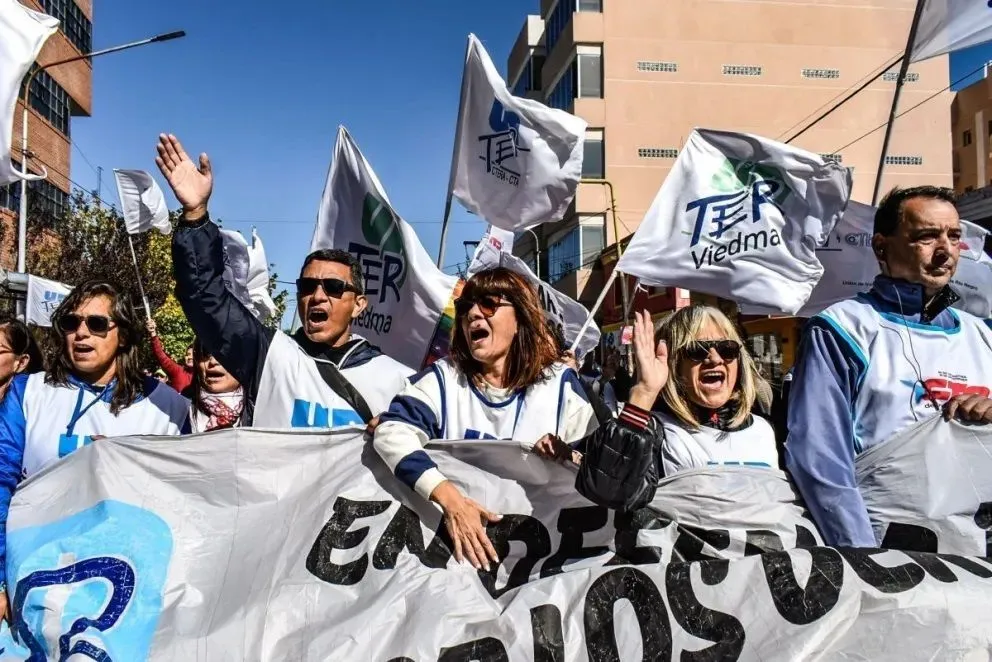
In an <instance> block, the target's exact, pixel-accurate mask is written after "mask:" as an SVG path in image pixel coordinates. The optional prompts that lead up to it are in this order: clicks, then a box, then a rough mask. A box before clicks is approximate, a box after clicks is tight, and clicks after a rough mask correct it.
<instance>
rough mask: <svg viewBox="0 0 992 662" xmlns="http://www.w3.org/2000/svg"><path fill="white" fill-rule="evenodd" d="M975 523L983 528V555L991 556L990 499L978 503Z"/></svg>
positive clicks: (991, 503) (991, 509)
mask: <svg viewBox="0 0 992 662" xmlns="http://www.w3.org/2000/svg"><path fill="white" fill-rule="evenodd" d="M975 525H976V526H978V528H979V529H985V556H992V501H986V502H985V503H981V504H978V511H977V512H976V513H975Z"/></svg>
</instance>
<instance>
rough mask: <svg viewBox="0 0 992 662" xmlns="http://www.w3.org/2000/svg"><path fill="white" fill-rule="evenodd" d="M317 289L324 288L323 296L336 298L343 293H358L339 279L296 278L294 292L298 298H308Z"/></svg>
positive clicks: (355, 288) (356, 289) (352, 286)
mask: <svg viewBox="0 0 992 662" xmlns="http://www.w3.org/2000/svg"><path fill="white" fill-rule="evenodd" d="M318 287H322V288H324V294H326V295H327V296H329V297H334V298H338V297H340V296H341V295H342V294H344V293H345V292H354V293H356V294H357V293H358V288H357V287H355V286H354V285H351V284H349V283H346V282H344V281H343V280H341V279H340V278H297V279H296V292H297V294H299V295H300V296H308V295H310V294H313V293H314V292H316V291H317V288H318Z"/></svg>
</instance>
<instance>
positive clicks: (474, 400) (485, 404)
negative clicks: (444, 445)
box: [375, 359, 598, 499]
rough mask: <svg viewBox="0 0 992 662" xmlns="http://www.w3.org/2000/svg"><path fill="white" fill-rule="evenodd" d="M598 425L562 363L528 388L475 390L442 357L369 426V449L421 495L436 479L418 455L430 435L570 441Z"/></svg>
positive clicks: (438, 478)
mask: <svg viewBox="0 0 992 662" xmlns="http://www.w3.org/2000/svg"><path fill="white" fill-rule="evenodd" d="M597 425H598V421H597V419H596V415H595V413H594V411H593V408H592V405H590V404H589V401H588V399H587V398H586V394H585V390H584V389H583V387H582V384H581V382H580V381H579V377H578V375H577V374H576V373H575V371H574V370H572V369H571V368H568V367H567V366H565V365H562V364H556V365H554V366H552V367H551V368H549V376H548V378H547V379H545V380H544V381H541V382H539V383H537V384H534V385H533V386H530V387H529V388H526V389H523V390H519V391H513V392H510V391H508V390H506V389H497V388H494V387H491V386H483V387H481V388H480V387H479V386H477V385H476V384H473V383H471V382H469V380H468V379H467V378H466V377H465V375H464V374H462V373H461V372H460V371H459V370H458V368H456V367H455V366H454V365H453V364H451V363H449V362H448V361H447V360H446V359H442V360H440V361H437V362H436V363H434V365H432V366H431V367H430V368H428V369H426V370H424V371H423V372H421V373H419V374H418V375H416V376H414V377H412V378H411V379H410V385H409V386H407V387H406V388H405V389H404V390H403V391H401V392H400V394H399V395H397V396H396V397H395V398H393V402H392V404H391V405H390V406H389V411H387V412H386V413H385V414H383V415H382V417H381V423H380V425H379V427H378V428H377V429H376V431H375V448H376V450H377V451H378V452H379V455H381V456H382V458H383V460H385V462H386V464H387V465H388V466H389V468H390V470H392V471H393V472H394V473H395V474H396V477H397V478H399V479H400V480H401V481H403V482H404V483H406V484H407V485H408V486H409V487H411V488H412V489H414V490H416V491H417V493H418V494H420V495H421V496H423V497H424V498H425V499H426V498H429V497H430V495H431V492H433V491H434V488H435V487H437V486H438V485H439V484H440V483H441V482H442V481H444V480H445V478H444V476H443V475H442V474H441V472H440V471H439V470H438V468H437V466H436V465H435V464H434V462H433V461H432V460H431V459H430V457H429V456H428V455H427V453H426V452H424V450H423V447H424V445H425V444H426V443H427V442H428V441H430V440H432V439H515V440H517V441H519V442H521V443H522V444H524V445H525V446H527V447H531V446H533V445H534V444H535V443H536V442H537V441H538V439H540V438H541V437H543V436H544V435H546V434H556V435H558V436H559V437H561V439H562V440H564V441H565V442H574V441H578V440H579V439H581V438H582V437H585V436H586V435H587V434H589V433H590V432H592V431H593V430H595V428H596V427H597Z"/></svg>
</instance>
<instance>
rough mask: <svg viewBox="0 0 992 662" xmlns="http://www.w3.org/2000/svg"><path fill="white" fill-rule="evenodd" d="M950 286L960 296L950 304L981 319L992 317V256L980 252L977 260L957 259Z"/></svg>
mask: <svg viewBox="0 0 992 662" xmlns="http://www.w3.org/2000/svg"><path fill="white" fill-rule="evenodd" d="M950 285H951V288H952V289H953V290H954V291H955V292H956V293H957V294H958V296H960V297H961V299H960V300H959V301H956V302H954V303H953V304H952V305H953V306H954V307H955V308H960V309H961V310H964V311H967V312H969V313H971V314H972V315H974V316H975V317H980V318H982V319H989V318H992V257H989V256H988V255H987V254H986V253H984V252H983V253H982V254H981V256H979V258H978V259H977V260H972V259H970V258H967V257H964V256H963V255H962V257H961V259H959V260H958V268H957V271H955V272H954V277H953V278H951V283H950Z"/></svg>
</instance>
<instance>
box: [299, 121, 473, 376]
mask: <svg viewBox="0 0 992 662" xmlns="http://www.w3.org/2000/svg"><path fill="white" fill-rule="evenodd" d="M322 248H338V249H341V250H344V251H348V252H349V253H351V254H352V255H354V256H355V258H356V259H357V260H358V262H359V264H360V265H361V268H362V273H363V274H364V275H365V296H366V298H367V300H368V306H367V307H366V308H365V310H364V311H363V312H362V313H361V315H359V316H358V318H356V319H355V320H354V321H353V322H352V327H353V329H354V331H355V332H356V333H358V334H361V336H362V337H364V338H366V339H367V340H368V341H369V342H370V343H372V344H373V345H378V346H379V348H380V349H381V350H382V352H383V353H384V354H386V355H387V356H389V357H390V358H392V359H394V360H396V361H399V362H400V363H402V364H404V365H408V366H414V367H419V366H421V365H423V364H424V362H425V360H426V358H427V355H428V353H429V351H430V348H431V346H432V344H433V343H434V342H435V336H436V335H438V334H440V336H444V337H446V336H447V329H446V328H445V329H442V328H441V322H442V317H443V312H444V310H445V308H446V307H448V305H449V302H450V300H451V296H452V292H453V291H454V288H455V285H456V283H457V282H458V279H457V278H456V277H454V276H449V275H447V274H445V273H443V272H442V271H441V270H440V269H438V268H437V266H436V265H435V264H434V260H432V259H431V257H430V255H428V254H427V251H426V250H424V247H423V245H422V244H421V243H420V239H419V238H418V237H417V233H416V232H414V230H413V228H412V227H411V226H410V224H409V223H407V222H406V221H404V220H403V219H402V218H400V215H399V214H397V213H396V211H395V210H394V209H393V207H392V205H391V204H390V203H389V198H388V197H387V196H386V191H385V189H383V187H382V184H380V183H379V178H378V177H376V174H375V172H373V171H372V166H371V165H369V162H368V161H367V160H366V159H365V156H364V155H363V154H362V152H361V150H359V149H358V145H356V144H355V141H354V139H353V138H352V137H351V134H349V133H348V131H347V129H345V128H344V127H339V128H338V139H337V143H336V144H335V146H334V161H333V162H332V163H331V169H330V172H329V173H328V175H327V183H326V184H325V186H324V195H323V198H322V199H321V201H320V212H319V214H318V216H317V228H316V230H315V231H314V235H313V241H312V242H311V243H310V250H311V251H315V250H319V249H322ZM445 353H446V352H445Z"/></svg>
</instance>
